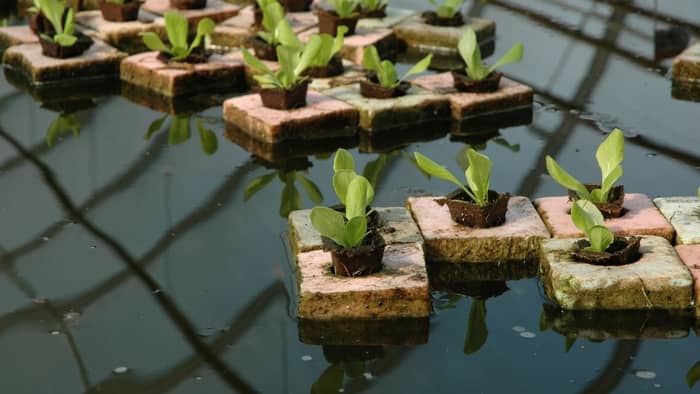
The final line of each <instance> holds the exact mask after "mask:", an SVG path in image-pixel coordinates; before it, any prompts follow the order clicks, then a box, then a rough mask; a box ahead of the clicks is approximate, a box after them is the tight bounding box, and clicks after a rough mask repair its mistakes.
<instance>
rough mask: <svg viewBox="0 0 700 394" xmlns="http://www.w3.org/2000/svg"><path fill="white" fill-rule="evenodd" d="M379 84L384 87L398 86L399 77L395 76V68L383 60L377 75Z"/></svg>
mask: <svg viewBox="0 0 700 394" xmlns="http://www.w3.org/2000/svg"><path fill="white" fill-rule="evenodd" d="M377 77H378V78H379V84H380V85H382V86H385V87H395V86H396V85H398V84H399V76H398V75H397V74H396V67H394V64H393V63H391V62H390V61H388V60H383V61H382V63H381V66H380V67H379V72H378V73H377Z"/></svg>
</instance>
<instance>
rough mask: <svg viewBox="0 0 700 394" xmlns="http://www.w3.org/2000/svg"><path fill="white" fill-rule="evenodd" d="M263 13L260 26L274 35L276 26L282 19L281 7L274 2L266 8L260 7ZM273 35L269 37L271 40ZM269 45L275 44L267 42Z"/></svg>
mask: <svg viewBox="0 0 700 394" xmlns="http://www.w3.org/2000/svg"><path fill="white" fill-rule="evenodd" d="M260 10H261V11H262V13H263V19H262V25H263V27H264V28H265V30H267V31H268V32H270V33H274V32H275V29H276V28H277V24H278V23H279V22H280V21H281V20H283V19H284V8H282V5H281V4H280V3H279V2H277V1H275V2H273V3H270V4H268V5H267V6H264V7H260ZM272 37H274V34H272V35H271V38H272ZM268 43H269V44H274V43H275V42H271V41H268Z"/></svg>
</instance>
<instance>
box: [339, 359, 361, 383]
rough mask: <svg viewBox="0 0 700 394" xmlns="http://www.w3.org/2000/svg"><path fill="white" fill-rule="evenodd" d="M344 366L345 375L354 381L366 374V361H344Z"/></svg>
mask: <svg viewBox="0 0 700 394" xmlns="http://www.w3.org/2000/svg"><path fill="white" fill-rule="evenodd" d="M342 364H343V369H345V374H346V375H348V377H350V378H352V379H355V378H359V377H360V376H362V374H364V373H365V362H364V361H344V362H343V363H342Z"/></svg>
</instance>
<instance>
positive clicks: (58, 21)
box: [38, 0, 78, 47]
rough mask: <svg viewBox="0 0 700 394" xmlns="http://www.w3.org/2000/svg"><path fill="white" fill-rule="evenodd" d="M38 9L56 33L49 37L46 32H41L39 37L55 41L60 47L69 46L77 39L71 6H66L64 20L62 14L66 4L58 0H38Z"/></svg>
mask: <svg viewBox="0 0 700 394" xmlns="http://www.w3.org/2000/svg"><path fill="white" fill-rule="evenodd" d="M38 2H39V3H38V4H39V9H40V10H41V12H42V13H43V14H44V16H45V17H46V19H48V20H49V22H50V23H51V25H52V26H53V28H54V30H55V31H56V34H54V36H53V37H50V36H48V35H46V34H43V33H42V34H41V38H43V39H45V40H47V41H52V42H55V43H57V44H58V45H60V46H62V47H69V46H72V45H73V44H75V42H76V41H78V37H76V36H75V35H74V34H73V32H74V28H75V25H74V18H75V12H74V11H73V9H72V8H70V7H69V8H68V11H67V14H66V20H65V22H64V21H63V14H64V12H65V9H66V6H65V5H64V4H63V3H62V2H61V1H59V0H38Z"/></svg>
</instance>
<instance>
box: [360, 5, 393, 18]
mask: <svg viewBox="0 0 700 394" xmlns="http://www.w3.org/2000/svg"><path fill="white" fill-rule="evenodd" d="M355 12H357V13H359V14H360V19H362V18H367V19H370V18H372V19H381V18H385V17H386V4H384V5H383V6H381V7H379V8H378V9H376V10H373V11H371V10H368V9H366V8H363V7H362V6H361V5H358V6H357V8H356V9H355Z"/></svg>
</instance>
